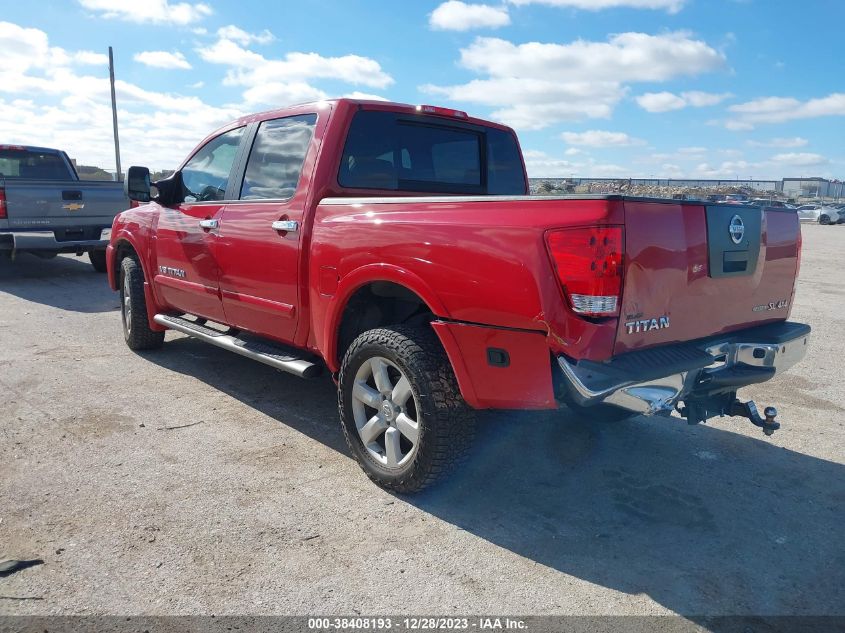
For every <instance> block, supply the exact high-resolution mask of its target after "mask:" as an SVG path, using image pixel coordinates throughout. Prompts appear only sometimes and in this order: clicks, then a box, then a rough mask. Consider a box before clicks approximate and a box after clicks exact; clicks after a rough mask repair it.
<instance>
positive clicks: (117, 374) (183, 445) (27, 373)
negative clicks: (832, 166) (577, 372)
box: [0, 225, 845, 615]
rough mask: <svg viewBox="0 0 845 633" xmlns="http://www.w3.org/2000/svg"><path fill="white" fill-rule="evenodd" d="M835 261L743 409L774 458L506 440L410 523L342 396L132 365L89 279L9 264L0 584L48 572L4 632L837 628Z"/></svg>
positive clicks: (156, 363) (843, 452)
mask: <svg viewBox="0 0 845 633" xmlns="http://www.w3.org/2000/svg"><path fill="white" fill-rule="evenodd" d="M843 253H845V226H835V227H822V226H812V225H811V226H805V227H804V260H803V265H802V268H801V278H800V282H799V286H798V292H797V296H796V301H795V307H794V310H793V312H792V318H793V319H794V320H799V321H805V322H809V323H810V324H811V325H812V326H813V330H814V332H813V335H812V341H811V348H810V352H809V355H808V357H807V358H806V359H805V360H804V361H803V362H802V363H801V364H800V365H799V366H797V367H795V368H794V369H793V370H791V371H790V372H789V373H788V374H786V375H784V376H781V377H778V378H776V379H775V380H773V381H772V382H770V383H768V384H764V385H759V386H756V387H754V388H749V389H747V390H746V391H745V392H744V395H745V396H747V397H753V398H755V399H756V400H757V402H758V404H759V405H763V406H764V405H769V404H774V405H776V406H777V407H778V409H779V411H780V421H781V422H782V424H783V429H782V430H780V431H779V432H777V433H776V434H775V435H774V437H772V438H766V437H765V436H764V435H763V434H762V432H760V430H759V429H757V428H755V427H752V426H751V425H750V424H748V423H747V422H743V421H741V420H737V419H730V418H723V419H719V420H714V421H712V422H710V423H708V424H707V425H699V426H695V427H690V426H687V424H686V423H685V422H684V421H682V420H680V419H678V418H672V419H657V420H646V419H644V418H637V419H636V420H634V421H633V422H628V423H622V424H617V425H607V426H596V425H591V424H589V423H585V422H583V421H578V420H575V419H573V418H572V416H571V415H570V414H569V413H568V412H567V411H566V410H565V409H564V410H561V411H559V412H553V413H541V414H536V413H510V412H502V413H496V414H490V415H485V416H484V417H483V420H482V424H481V430H480V434H479V438H478V440H477V442H476V445H475V447H474V452H473V457H472V459H471V460H470V462H469V464H468V465H467V466H466V467H465V468H464V469H463V470H462V471H461V472H460V473H458V474H456V475H455V476H453V477H451V478H450V479H449V480H448V481H446V482H445V483H444V484H442V485H439V486H437V487H435V488H432V489H430V490H428V491H426V492H425V493H423V494H421V495H419V496H415V497H400V496H396V495H391V494H388V493H386V492H383V491H381V490H379V489H378V488H376V487H375V486H374V485H372V484H371V483H370V482H369V481H368V480H367V478H366V477H365V476H364V475H363V474H362V473H361V472H360V470H359V468H358V466H357V465H356V464H355V462H354V461H353V460H352V459H351V458H350V456H349V454H348V452H347V449H346V446H345V444H344V441H343V436H342V433H341V430H340V426H339V424H338V421H337V412H336V407H335V393H334V388H333V385H332V383H331V381H330V380H329V379H328V378H320V379H316V380H313V381H309V382H306V381H302V380H299V379H297V378H294V377H292V376H288V375H285V374H282V373H279V372H276V371H274V370H273V369H271V368H268V367H265V366H263V365H260V364H257V363H254V362H252V361H249V360H247V359H244V358H241V357H238V356H235V355H233V354H229V353H227V352H225V351H222V350H218V349H216V348H213V347H209V346H206V345H205V344H203V343H200V342H197V341H194V340H191V339H188V338H185V337H183V336H182V335H179V334H175V333H171V334H168V337H167V343H166V344H165V346H164V348H163V349H161V350H159V351H156V352H152V353H143V354H136V353H133V352H131V351H130V350H129V349H127V348H126V346H125V345H124V343H123V340H122V335H121V330H120V321H119V313H118V298H117V295H116V294H114V293H112V292H111V291H110V290H109V289H108V287H107V285H106V282H105V278H104V276H103V275H98V274H96V273H95V272H94V271H93V269H92V268H91V266H90V265H89V264H88V262H87V259H77V258H74V257H70V256H68V257H64V256H63V257H59V258H56V259H54V260H51V261H42V260H39V259H36V258H34V257H30V256H22V257H20V258H18V259H17V260H16V261H14V262H9V261H4V262H1V263H0V390H1V391H0V393H2V408H0V559H3V558H17V559H28V558H42V559H44V561H45V564H43V565H40V566H37V567H32V568H30V569H26V570H23V571H20V572H18V573H16V574H14V575H11V576H9V577H7V578H0V614H71V613H72V614H100V613H109V614H197V613H202V614H211V613H214V614H227V613H228V614H243V613H250V614H262V613H266V614H316V613H319V614H365V615H374V614H409V613H413V614H477V613H490V612H493V613H503V614H505V613H514V614H666V613H680V614H698V615H720V614H727V615H736V614H758V615H775V614H798V615H805V614H842V613H843V612H845V602H843V600H842V588H843V587H845V549H843V536H845V528H843V517H845V514H843V503H845V439H844V438H843V430H845V429H843V414H845V392H843V389H842V382H843V358H845V310H843V309H845V275H843V274H842V269H843V261H842V257H843ZM186 425H192V426H186ZM178 426H181V427H182V428H168V427H178ZM22 598H30V599H29V600H22Z"/></svg>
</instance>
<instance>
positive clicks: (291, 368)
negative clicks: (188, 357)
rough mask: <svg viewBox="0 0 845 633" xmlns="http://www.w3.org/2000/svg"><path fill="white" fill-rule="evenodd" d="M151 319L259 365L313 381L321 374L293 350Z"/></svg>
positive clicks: (184, 321)
mask: <svg viewBox="0 0 845 633" xmlns="http://www.w3.org/2000/svg"><path fill="white" fill-rule="evenodd" d="M154 320H155V322H156V323H158V324H159V325H163V326H164V327H166V328H169V329H171V330H177V331H179V332H182V333H183V334H187V335H188V336H191V337H193V338H196V339H199V340H201V341H204V342H205V343H211V344H212V345H216V346H217V347H220V348H222V349H225V350H228V351H230V352H234V353H235V354H240V355H241V356H246V357H247V358H251V359H252V360H257V361H258V362H259V363H264V364H265V365H270V367H274V368H276V369H280V370H282V371H286V372H288V373H289V374H293V375H295V376H299V377H300V378H313V377H314V376H316V375H318V374H319V373H320V371H321V367H320V365H318V364H316V363H312V362H311V361H309V360H306V359H304V358H302V357H300V356H297V355H296V354H297V352H296V351H295V350H292V349H286V348H284V347H282V346H277V345H274V344H272V343H263V342H259V341H254V340H244V339H242V338H239V337H237V336H231V335H229V334H225V333H223V332H220V331H218V330H215V329H213V328H210V327H206V326H204V325H201V324H199V323H196V322H194V321H190V320H188V319H183V318H182V317H175V316H170V315H167V314H157V315H155V319H154Z"/></svg>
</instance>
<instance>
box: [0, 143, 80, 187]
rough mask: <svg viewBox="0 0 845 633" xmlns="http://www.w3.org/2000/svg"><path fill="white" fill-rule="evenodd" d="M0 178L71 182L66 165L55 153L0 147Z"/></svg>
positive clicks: (71, 176) (71, 178) (71, 177)
mask: <svg viewBox="0 0 845 633" xmlns="http://www.w3.org/2000/svg"><path fill="white" fill-rule="evenodd" d="M0 178H37V179H39V180H73V175H72V174H71V173H70V170H69V169H68V166H67V163H65V161H64V159H63V158H62V157H61V156H60V155H59V154H57V153H56V152H49V151H39V150H33V149H25V148H23V147H8V146H6V147H0Z"/></svg>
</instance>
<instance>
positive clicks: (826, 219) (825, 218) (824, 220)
mask: <svg viewBox="0 0 845 633" xmlns="http://www.w3.org/2000/svg"><path fill="white" fill-rule="evenodd" d="M819 224H830V217H828V216H826V215H820V216H819Z"/></svg>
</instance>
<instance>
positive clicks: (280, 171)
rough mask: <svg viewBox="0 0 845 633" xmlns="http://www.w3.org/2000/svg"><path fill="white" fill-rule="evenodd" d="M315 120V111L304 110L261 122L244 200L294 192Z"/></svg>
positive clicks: (274, 197)
mask: <svg viewBox="0 0 845 633" xmlns="http://www.w3.org/2000/svg"><path fill="white" fill-rule="evenodd" d="M316 123H317V115H316V114H301V115H298V116H291V117H285V118H283V119H273V120H270V121H264V122H263V123H262V124H261V125H260V126H259V128H258V133H257V134H256V135H255V142H254V143H253V145H252V150H251V151H250V153H249V160H248V161H247V164H246V173H245V174H244V181H243V185H242V186H241V196H240V197H241V200H262V199H265V200H267V199H270V200H286V199H288V198H290V197H292V196H293V194H294V192H295V191H296V185H297V183H298V182H299V175H300V173H301V172H302V164H303V163H304V162H305V156H306V154H307V153H308V147H309V146H310V144H311V137H312V136H313V135H314V126H315V124H316Z"/></svg>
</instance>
